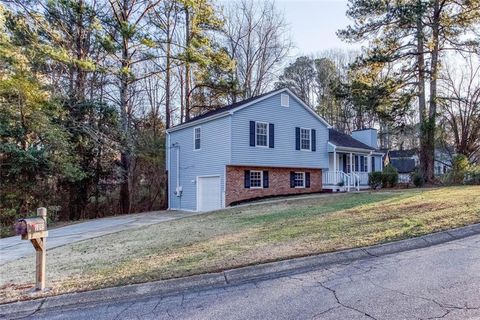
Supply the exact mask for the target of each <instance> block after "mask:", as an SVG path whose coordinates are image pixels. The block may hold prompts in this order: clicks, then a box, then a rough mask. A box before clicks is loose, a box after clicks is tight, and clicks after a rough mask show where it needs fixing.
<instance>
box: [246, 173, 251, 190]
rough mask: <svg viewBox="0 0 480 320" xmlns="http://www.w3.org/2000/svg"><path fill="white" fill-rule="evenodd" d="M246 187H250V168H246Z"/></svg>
mask: <svg viewBox="0 0 480 320" xmlns="http://www.w3.org/2000/svg"><path fill="white" fill-rule="evenodd" d="M245 188H247V189H248V188H250V170H245Z"/></svg>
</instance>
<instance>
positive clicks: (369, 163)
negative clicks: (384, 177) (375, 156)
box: [367, 152, 372, 173]
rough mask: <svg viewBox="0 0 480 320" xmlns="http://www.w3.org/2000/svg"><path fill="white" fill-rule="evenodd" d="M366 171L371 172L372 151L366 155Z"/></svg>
mask: <svg viewBox="0 0 480 320" xmlns="http://www.w3.org/2000/svg"><path fill="white" fill-rule="evenodd" d="M367 159H368V161H367V172H368V173H370V172H372V153H371V152H370V153H369V154H368V157H367Z"/></svg>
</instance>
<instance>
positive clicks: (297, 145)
mask: <svg viewBox="0 0 480 320" xmlns="http://www.w3.org/2000/svg"><path fill="white" fill-rule="evenodd" d="M295 150H300V128H299V127H296V128H295Z"/></svg>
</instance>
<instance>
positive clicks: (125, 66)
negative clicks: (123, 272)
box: [120, 1, 131, 214]
mask: <svg viewBox="0 0 480 320" xmlns="http://www.w3.org/2000/svg"><path fill="white" fill-rule="evenodd" d="M123 7H124V8H123V11H124V12H125V13H126V12H128V7H127V3H126V1H124V6H123ZM125 16H127V15H126V14H125ZM129 59H130V56H129V47H128V39H125V38H124V39H123V41H122V61H121V66H122V69H121V73H120V121H121V123H120V125H121V132H122V133H123V139H122V148H121V153H120V162H121V169H122V181H121V186H120V212H121V213H122V214H127V213H130V206H131V205H130V186H129V180H130V179H129V176H130V162H131V154H130V153H131V150H130V149H131V145H130V139H131V135H130V112H129V108H128V86H129V74H128V72H126V70H129V68H130V61H129Z"/></svg>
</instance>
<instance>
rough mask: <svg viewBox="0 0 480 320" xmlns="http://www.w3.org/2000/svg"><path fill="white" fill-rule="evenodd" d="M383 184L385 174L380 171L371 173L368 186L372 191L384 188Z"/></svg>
mask: <svg viewBox="0 0 480 320" xmlns="http://www.w3.org/2000/svg"><path fill="white" fill-rule="evenodd" d="M382 183H383V174H382V173H381V172H380V171H377V172H370V173H369V174H368V185H369V186H370V188H372V189H378V188H379V187H381V186H382Z"/></svg>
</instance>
